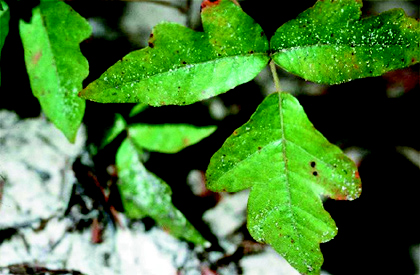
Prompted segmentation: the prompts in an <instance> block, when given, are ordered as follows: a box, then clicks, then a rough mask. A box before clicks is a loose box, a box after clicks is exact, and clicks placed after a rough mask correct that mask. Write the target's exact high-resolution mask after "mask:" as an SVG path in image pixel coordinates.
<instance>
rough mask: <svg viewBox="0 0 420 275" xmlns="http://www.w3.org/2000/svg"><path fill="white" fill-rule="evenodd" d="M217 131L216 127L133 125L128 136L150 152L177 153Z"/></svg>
mask: <svg viewBox="0 0 420 275" xmlns="http://www.w3.org/2000/svg"><path fill="white" fill-rule="evenodd" d="M215 130H216V127H215V126H208V127H195V126H192V125H187V124H164V125H148V124H133V125H130V127H129V129H128V135H129V136H130V138H131V139H132V141H133V142H134V143H135V144H136V145H138V146H140V147H142V148H145V149H147V150H149V151H154V152H161V153H177V152H179V151H181V150H182V149H184V148H185V147H187V146H190V145H193V144H195V143H197V142H199V141H200V140H202V139H203V138H205V137H207V136H209V135H211V134H212V133H213V132H214V131H215Z"/></svg>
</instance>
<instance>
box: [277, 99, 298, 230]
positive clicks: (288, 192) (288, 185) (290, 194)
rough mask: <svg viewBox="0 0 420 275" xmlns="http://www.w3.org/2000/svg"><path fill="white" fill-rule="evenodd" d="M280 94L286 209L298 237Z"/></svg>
mask: <svg viewBox="0 0 420 275" xmlns="http://www.w3.org/2000/svg"><path fill="white" fill-rule="evenodd" d="M281 96H282V93H281V92H280V91H278V97H279V116H280V134H281V141H282V142H281V144H282V155H283V163H284V170H285V173H286V177H285V178H286V187H287V194H288V197H289V198H288V199H289V203H288V207H289V212H290V213H291V220H292V222H291V224H292V227H293V231H294V232H295V236H298V233H297V226H296V224H297V222H296V218H295V215H294V212H293V210H292V192H291V186H290V181H289V175H288V174H289V169H288V165H287V164H288V158H287V155H286V142H287V139H286V133H285V131H284V116H283V106H282V97H281Z"/></svg>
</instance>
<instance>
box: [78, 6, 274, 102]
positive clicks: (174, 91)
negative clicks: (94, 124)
mask: <svg viewBox="0 0 420 275" xmlns="http://www.w3.org/2000/svg"><path fill="white" fill-rule="evenodd" d="M201 17H202V22H203V29H204V32H196V31H193V30H191V29H188V28H186V27H184V26H182V25H178V24H175V23H168V22H164V23H161V24H159V25H157V26H156V27H155V28H154V29H153V32H152V34H151V37H150V40H149V46H148V47H146V48H144V49H141V50H137V51H134V52H131V53H129V54H128V55H126V56H125V57H124V58H123V59H122V60H121V61H118V62H117V63H116V64H115V65H113V66H112V67H111V68H109V69H108V70H107V71H106V72H105V73H104V74H103V75H102V76H101V77H100V78H99V79H97V80H96V81H94V82H92V83H91V84H89V86H88V87H87V88H86V89H85V90H83V92H82V93H81V96H82V97H83V98H85V99H89V100H93V101H97V102H104V103H107V102H117V103H118V102H141V103H146V104H149V105H152V106H162V105H168V104H175V105H186V104H192V103H194V102H197V101H200V100H203V99H206V98H209V97H212V96H215V95H218V94H220V93H224V92H226V91H228V90H230V89H232V88H234V87H235V86H237V85H239V84H242V83H245V82H248V81H250V80H252V79H253V78H254V77H255V76H256V75H257V74H258V73H259V72H260V71H261V70H262V69H263V68H264V66H266V65H267V63H268V60H269V56H268V53H267V52H268V41H267V39H266V37H265V35H264V32H263V31H262V29H261V27H260V26H259V25H258V24H256V23H255V21H254V20H253V19H252V18H250V17H249V16H248V15H247V14H245V13H244V12H243V11H242V10H241V8H240V7H238V6H236V5H235V4H234V3H232V2H231V1H230V0H221V1H218V4H217V5H210V6H207V7H204V8H203V10H202V12H201Z"/></svg>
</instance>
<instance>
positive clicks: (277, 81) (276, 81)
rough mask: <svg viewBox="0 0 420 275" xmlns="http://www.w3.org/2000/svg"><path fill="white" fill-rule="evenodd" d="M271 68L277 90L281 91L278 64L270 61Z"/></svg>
mask: <svg viewBox="0 0 420 275" xmlns="http://www.w3.org/2000/svg"><path fill="white" fill-rule="evenodd" d="M270 70H271V74H272V75H273V80H274V85H275V86H276V92H281V86H280V80H279V76H278V74H277V70H276V64H274V61H273V60H271V61H270Z"/></svg>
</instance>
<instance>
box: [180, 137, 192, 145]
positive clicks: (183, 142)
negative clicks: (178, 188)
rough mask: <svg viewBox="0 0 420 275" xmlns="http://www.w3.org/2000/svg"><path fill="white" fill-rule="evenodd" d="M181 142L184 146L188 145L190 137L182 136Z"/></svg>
mask: <svg viewBox="0 0 420 275" xmlns="http://www.w3.org/2000/svg"><path fill="white" fill-rule="evenodd" d="M182 144H184V145H185V146H188V145H190V139H188V138H183V139H182Z"/></svg>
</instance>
